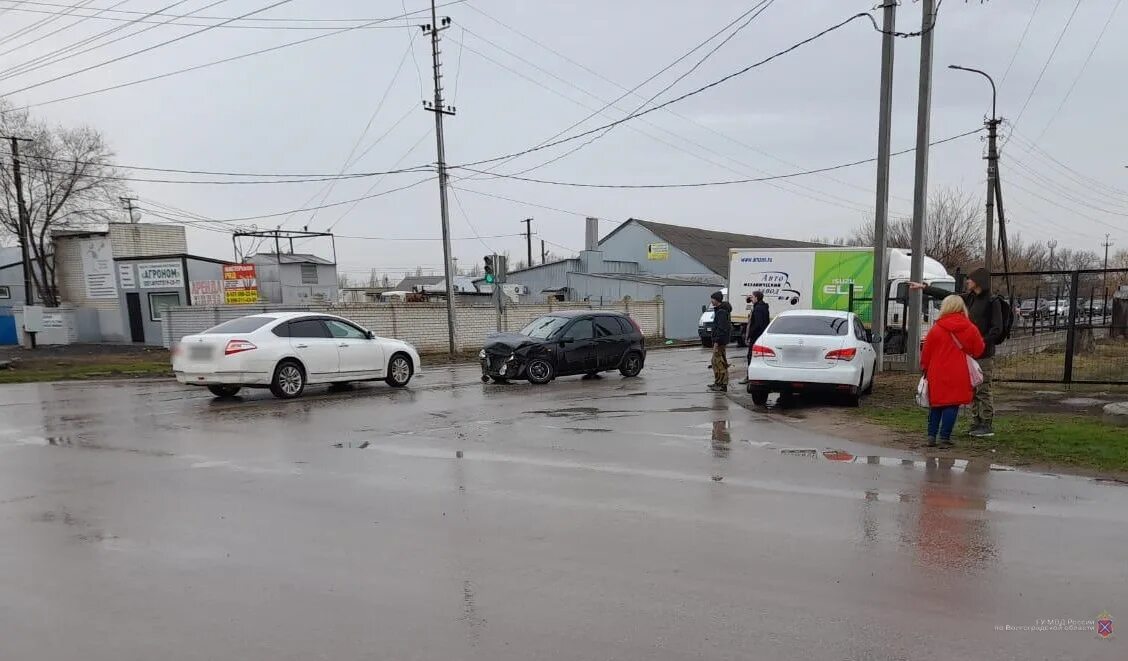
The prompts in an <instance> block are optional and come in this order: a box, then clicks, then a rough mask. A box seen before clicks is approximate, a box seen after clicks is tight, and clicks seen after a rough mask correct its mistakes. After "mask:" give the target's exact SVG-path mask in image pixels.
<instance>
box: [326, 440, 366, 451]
mask: <svg viewBox="0 0 1128 661" xmlns="http://www.w3.org/2000/svg"><path fill="white" fill-rule="evenodd" d="M371 444H372V443H371V442H370V441H360V442H359V443H351V442H350V443H334V444H333V447H335V448H337V449H341V448H355V449H357V450H366V449H368V446H369V445H371Z"/></svg>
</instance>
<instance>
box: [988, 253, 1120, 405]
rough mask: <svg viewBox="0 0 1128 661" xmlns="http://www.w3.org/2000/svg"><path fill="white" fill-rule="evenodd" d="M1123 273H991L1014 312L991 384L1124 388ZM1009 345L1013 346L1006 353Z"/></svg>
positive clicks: (994, 282)
mask: <svg viewBox="0 0 1128 661" xmlns="http://www.w3.org/2000/svg"><path fill="white" fill-rule="evenodd" d="M1126 286H1128V269H1108V270H1104V269H1082V270H1073V271H1021V272H1011V273H995V274H992V277H991V289H992V291H994V292H996V293H998V294H1000V295H1002V296H1003V297H1004V298H1006V299H1007V300H1008V301H1009V302H1010V305H1011V306H1012V309H1013V310H1014V327H1013V328H1012V330H1011V338H1010V339H1009V340H1008V341H1007V343H1006V344H1004V345H1003V347H1000V348H1004V347H1006V348H1008V350H1007V351H1006V352H1005V353H1004V352H1000V356H999V357H998V359H997V360H996V366H995V369H996V378H997V379H998V380H1000V381H1011V382H1022V383H1081V384H1086V383H1087V384H1128V291H1125V290H1124V287H1126ZM1007 345H1010V346H1009V347H1008V346H1007Z"/></svg>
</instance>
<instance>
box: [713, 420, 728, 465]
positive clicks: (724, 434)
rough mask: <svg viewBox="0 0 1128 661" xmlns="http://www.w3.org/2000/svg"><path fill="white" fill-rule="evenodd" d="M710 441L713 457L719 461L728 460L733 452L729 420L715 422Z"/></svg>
mask: <svg viewBox="0 0 1128 661" xmlns="http://www.w3.org/2000/svg"><path fill="white" fill-rule="evenodd" d="M710 440H711V443H710V445H711V446H712V448H713V456H714V457H716V458H717V459H727V458H728V456H729V453H730V452H731V451H732V434H731V433H730V432H729V423H728V420H714V421H713V433H712V435H711V436H710Z"/></svg>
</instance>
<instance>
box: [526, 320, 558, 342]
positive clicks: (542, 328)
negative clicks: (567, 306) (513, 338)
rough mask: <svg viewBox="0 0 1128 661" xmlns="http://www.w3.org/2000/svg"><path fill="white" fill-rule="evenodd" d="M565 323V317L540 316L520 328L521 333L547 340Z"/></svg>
mask: <svg viewBox="0 0 1128 661" xmlns="http://www.w3.org/2000/svg"><path fill="white" fill-rule="evenodd" d="M566 323H568V319H567V318H566V317H540V318H539V319H534V320H533V322H532V323H530V324H529V325H528V326H525V327H524V328H522V329H521V334H522V335H528V336H529V337H532V338H535V339H538V340H547V339H548V338H550V337H552V335H553V334H555V333H556V332H557V331H558V330H560V329H561V328H563V327H564V324H566Z"/></svg>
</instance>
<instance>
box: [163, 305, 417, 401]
mask: <svg viewBox="0 0 1128 661" xmlns="http://www.w3.org/2000/svg"><path fill="white" fill-rule="evenodd" d="M419 365H420V363H419V353H418V352H417V351H416V350H415V347H413V346H411V345H410V344H408V343H406V342H401V341H399V340H391V339H388V338H383V337H377V336H376V335H375V334H374V333H373V332H372V331H369V330H365V329H363V328H361V327H360V326H358V325H356V324H354V323H353V322H351V321H349V320H348V319H344V318H342V317H335V316H333V315H328V314H313V313H309V312H275V313H266V314H256V315H251V316H247V317H240V318H238V319H232V320H231V321H228V322H225V323H222V324H220V325H218V326H216V327H215V328H210V329H208V330H206V331H204V332H202V333H199V334H198V335H186V336H185V337H184V338H182V339H181V340H180V342H179V343H177V344H176V346H175V347H173V350H172V370H173V372H175V374H176V380H177V381H179V382H181V383H184V384H187V385H191V386H204V387H206V388H207V389H208V390H210V391H211V392H212V394H213V395H215V396H217V397H232V396H234V395H235V394H236V393H238V392H239V390H240V389H241V388H244V387H248V388H270V391H271V392H272V393H274V396H275V397H280V398H283V399H289V398H292V397H297V396H299V395H301V394H302V391H303V390H305V387H306V385H308V384H311V383H347V382H349V381H376V380H379V379H383V380H384V381H387V383H388V385H391V386H393V387H396V388H402V387H403V386H406V385H407V383H408V381H410V380H411V377H412V375H413V374H415V372H417V371H419Z"/></svg>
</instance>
